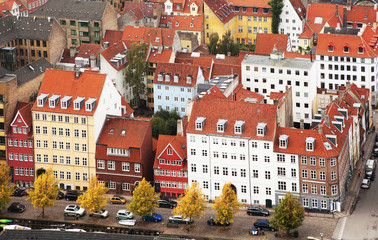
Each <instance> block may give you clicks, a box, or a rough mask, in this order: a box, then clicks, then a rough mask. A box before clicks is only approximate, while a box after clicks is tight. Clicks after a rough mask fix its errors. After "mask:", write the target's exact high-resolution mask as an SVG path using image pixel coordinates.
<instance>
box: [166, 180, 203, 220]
mask: <svg viewBox="0 0 378 240" xmlns="http://www.w3.org/2000/svg"><path fill="white" fill-rule="evenodd" d="M205 207H206V200H205V196H204V195H203V194H202V191H201V188H199V186H198V183H197V182H193V183H192V185H191V186H190V187H188V188H187V189H185V193H184V195H181V196H180V198H179V199H178V202H177V207H176V208H175V209H174V210H173V211H172V212H173V214H178V215H182V216H183V218H190V219H193V218H195V217H198V216H201V215H202V213H203V211H204V210H205Z"/></svg>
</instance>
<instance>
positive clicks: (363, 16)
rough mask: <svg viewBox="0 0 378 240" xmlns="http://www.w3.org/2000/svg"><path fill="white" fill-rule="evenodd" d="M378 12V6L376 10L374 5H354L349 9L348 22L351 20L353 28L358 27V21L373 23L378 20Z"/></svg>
mask: <svg viewBox="0 0 378 240" xmlns="http://www.w3.org/2000/svg"><path fill="white" fill-rule="evenodd" d="M377 12H378V8H377V9H376V10H374V7H368V6H356V5H354V6H352V7H351V9H350V10H349V11H347V22H351V23H352V26H353V28H356V27H357V23H365V24H367V25H373V23H374V22H376V14H377Z"/></svg>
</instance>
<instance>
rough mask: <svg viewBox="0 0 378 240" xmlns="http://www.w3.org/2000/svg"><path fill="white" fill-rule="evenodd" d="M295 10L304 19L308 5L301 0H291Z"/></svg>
mask: <svg viewBox="0 0 378 240" xmlns="http://www.w3.org/2000/svg"><path fill="white" fill-rule="evenodd" d="M290 2H291V5H292V6H293V8H294V10H295V12H296V13H297V14H298V16H299V18H300V19H301V20H303V19H304V18H305V14H306V7H305V6H304V5H303V3H302V1H301V0H290Z"/></svg>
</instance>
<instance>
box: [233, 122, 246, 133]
mask: <svg viewBox="0 0 378 240" xmlns="http://www.w3.org/2000/svg"><path fill="white" fill-rule="evenodd" d="M243 131H244V121H236V122H235V126H234V133H236V134H242V133H243Z"/></svg>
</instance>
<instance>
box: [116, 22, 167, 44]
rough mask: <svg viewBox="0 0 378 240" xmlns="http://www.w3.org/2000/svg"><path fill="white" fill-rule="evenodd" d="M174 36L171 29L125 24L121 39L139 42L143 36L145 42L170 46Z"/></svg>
mask: <svg viewBox="0 0 378 240" xmlns="http://www.w3.org/2000/svg"><path fill="white" fill-rule="evenodd" d="M174 37H175V30H173V29H168V28H153V27H134V26H125V29H124V31H123V35H122V40H125V41H132V42H138V43H139V42H140V41H141V39H142V38H143V41H144V42H145V43H148V44H151V45H153V46H167V47H172V44H173V39H174Z"/></svg>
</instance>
